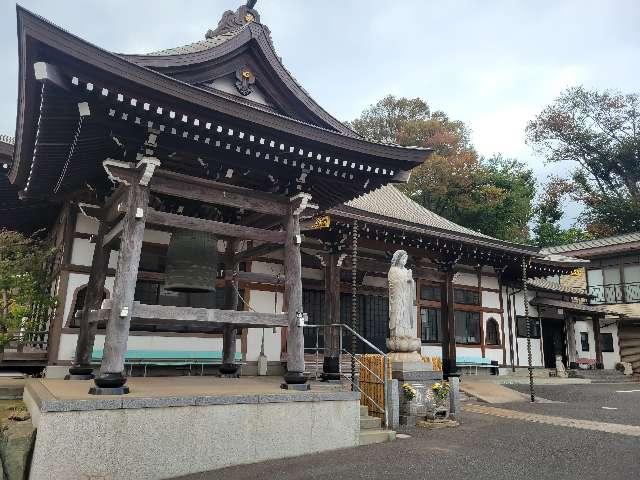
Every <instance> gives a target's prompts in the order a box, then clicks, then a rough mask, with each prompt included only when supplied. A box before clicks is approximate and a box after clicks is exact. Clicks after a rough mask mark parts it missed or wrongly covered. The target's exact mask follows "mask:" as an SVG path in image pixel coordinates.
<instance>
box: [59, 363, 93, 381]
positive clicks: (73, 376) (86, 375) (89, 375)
mask: <svg viewBox="0 0 640 480" xmlns="http://www.w3.org/2000/svg"><path fill="white" fill-rule="evenodd" d="M94 378H95V375H94V374H93V368H92V367H91V366H82V365H80V366H73V367H69V374H68V375H66V376H65V377H64V379H65V380H93V379H94Z"/></svg>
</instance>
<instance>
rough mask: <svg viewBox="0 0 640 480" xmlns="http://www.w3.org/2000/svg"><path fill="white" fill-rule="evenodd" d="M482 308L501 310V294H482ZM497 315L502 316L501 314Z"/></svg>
mask: <svg viewBox="0 0 640 480" xmlns="http://www.w3.org/2000/svg"><path fill="white" fill-rule="evenodd" d="M482 306H483V307H486V308H500V294H499V293H497V292H482ZM497 315H500V314H499V313H498V314H497Z"/></svg>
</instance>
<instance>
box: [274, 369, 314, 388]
mask: <svg viewBox="0 0 640 480" xmlns="http://www.w3.org/2000/svg"><path fill="white" fill-rule="evenodd" d="M284 381H285V382H286V383H283V384H282V385H280V388H284V389H287V390H309V389H310V387H309V384H308V383H307V376H306V375H305V374H304V373H303V372H287V373H285V374H284Z"/></svg>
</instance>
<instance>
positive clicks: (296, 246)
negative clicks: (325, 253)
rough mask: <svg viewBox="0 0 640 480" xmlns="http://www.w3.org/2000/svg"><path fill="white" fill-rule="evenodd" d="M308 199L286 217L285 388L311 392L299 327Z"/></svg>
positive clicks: (294, 203)
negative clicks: (303, 217)
mask: <svg viewBox="0 0 640 480" xmlns="http://www.w3.org/2000/svg"><path fill="white" fill-rule="evenodd" d="M307 200H308V197H306V196H305V197H300V196H297V197H294V198H292V200H291V202H292V204H291V211H290V213H289V214H288V215H287V217H286V222H285V223H286V229H285V230H286V239H285V244H284V271H285V284H284V296H285V301H286V304H287V319H288V329H287V372H286V373H285V375H284V380H285V382H286V383H285V384H283V385H282V386H283V388H296V389H305V390H306V389H308V388H309V385H308V384H307V383H306V382H307V378H306V376H305V375H304V335H303V329H302V327H301V326H300V325H301V323H302V321H303V311H302V259H301V257H300V245H301V244H302V237H301V236H300V213H301V210H302V209H304V205H305V204H306V201H307Z"/></svg>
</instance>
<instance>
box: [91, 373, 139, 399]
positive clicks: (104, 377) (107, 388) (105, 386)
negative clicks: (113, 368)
mask: <svg viewBox="0 0 640 480" xmlns="http://www.w3.org/2000/svg"><path fill="white" fill-rule="evenodd" d="M94 382H95V384H96V386H95V387H91V388H90V389H89V394H90V395H125V394H127V393H129V387H127V386H126V385H125V383H127V377H125V376H124V375H123V374H122V372H117V373H101V374H100V375H98V376H97V377H96V378H95V379H94Z"/></svg>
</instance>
